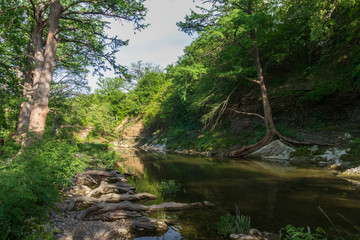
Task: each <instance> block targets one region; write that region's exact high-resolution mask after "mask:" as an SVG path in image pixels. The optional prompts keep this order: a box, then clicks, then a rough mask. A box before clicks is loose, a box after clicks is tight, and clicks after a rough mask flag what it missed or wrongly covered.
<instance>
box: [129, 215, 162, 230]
mask: <svg viewBox="0 0 360 240" xmlns="http://www.w3.org/2000/svg"><path fill="white" fill-rule="evenodd" d="M129 222H130V223H129V224H130V226H131V227H132V228H138V229H139V228H143V229H145V230H148V231H154V230H155V231H156V232H158V233H160V232H166V231H167V230H168V225H167V224H166V223H165V222H163V221H160V220H158V219H154V218H148V217H145V216H142V217H139V218H135V219H131V220H130V221H129Z"/></svg>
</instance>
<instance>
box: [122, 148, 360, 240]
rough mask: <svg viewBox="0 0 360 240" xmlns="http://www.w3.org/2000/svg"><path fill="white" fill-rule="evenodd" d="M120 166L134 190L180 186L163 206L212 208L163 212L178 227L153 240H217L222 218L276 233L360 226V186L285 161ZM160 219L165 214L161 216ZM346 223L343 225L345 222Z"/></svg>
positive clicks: (163, 158)
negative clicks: (238, 218) (242, 218)
mask: <svg viewBox="0 0 360 240" xmlns="http://www.w3.org/2000/svg"><path fill="white" fill-rule="evenodd" d="M123 157H124V158H125V161H124V162H123V163H121V164H120V165H121V166H122V169H123V170H124V171H125V172H129V173H132V174H134V175H136V177H134V178H133V183H134V184H135V185H136V187H137V190H138V191H147V192H150V193H155V194H159V193H158V192H157V184H158V183H159V182H161V181H162V180H174V181H175V182H176V183H179V184H181V191H179V192H178V193H177V194H176V195H174V196H171V197H166V198H160V199H159V200H158V202H162V201H178V202H196V201H204V200H206V201H210V202H212V203H213V204H215V207H214V208H202V209H195V210H188V211H183V212H177V213H166V214H165V216H163V217H166V218H170V219H173V220H176V222H177V223H176V224H175V225H174V226H172V227H171V228H170V229H169V231H168V232H167V233H166V234H165V235H163V236H160V237H159V236H143V237H138V238H136V239H138V240H151V239H221V238H220V237H219V236H218V235H217V234H216V222H217V221H218V220H219V217H220V216H223V215H225V214H227V213H231V214H234V210H235V206H237V207H238V208H239V209H240V211H241V214H243V215H248V216H250V217H251V226H252V227H254V228H258V229H259V230H261V231H269V232H278V231H279V229H281V228H282V227H284V226H286V225H287V224H292V225H294V226H297V227H306V226H310V227H311V228H312V229H315V228H316V227H318V226H321V227H323V228H324V229H328V228H329V227H330V223H329V221H328V220H327V218H326V217H325V216H324V214H323V213H322V212H321V211H320V210H319V207H321V208H322V209H323V210H324V211H325V212H326V214H327V215H328V217H329V218H330V219H331V220H332V221H333V222H334V224H335V225H339V226H343V227H345V228H348V229H349V230H351V229H350V228H351V224H349V223H348V222H347V221H351V222H352V223H354V224H356V225H357V226H359V225H360V202H359V200H360V186H359V185H354V184H353V183H351V182H348V181H346V180H343V179H340V178H338V177H336V175H335V174H334V172H332V171H330V170H326V169H323V168H316V167H314V166H312V165H292V164H289V163H288V162H285V161H247V160H230V159H218V158H208V157H192V156H183V155H165V154H150V153H140V152H138V151H131V152H130V153H129V152H128V153H127V154H124V155H123ZM163 214H164V213H163ZM344 218H346V219H347V220H345V219H344Z"/></svg>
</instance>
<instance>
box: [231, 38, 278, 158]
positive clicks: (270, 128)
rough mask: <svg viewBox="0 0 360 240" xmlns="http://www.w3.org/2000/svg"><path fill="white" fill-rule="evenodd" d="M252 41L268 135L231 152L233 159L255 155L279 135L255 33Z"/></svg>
mask: <svg viewBox="0 0 360 240" xmlns="http://www.w3.org/2000/svg"><path fill="white" fill-rule="evenodd" d="M251 40H252V41H253V48H254V60H255V64H256V71H257V80H254V82H256V83H257V84H259V86H260V91H261V98H262V104H263V109H264V121H265V127H266V133H265V136H264V137H263V138H262V139H261V140H260V141H258V142H257V143H255V144H252V145H247V146H244V147H242V148H241V149H240V150H237V151H233V152H231V153H230V155H231V156H232V157H243V156H246V155H248V154H250V153H253V152H255V151H256V150H258V149H260V148H262V147H264V146H266V145H268V144H269V143H270V142H271V141H272V139H273V138H274V137H275V136H277V135H279V134H278V131H277V130H276V128H275V124H274V121H273V117H272V113H271V107H270V102H269V98H268V95H267V90H266V86H265V81H264V75H263V69H262V66H261V61H260V54H259V48H258V45H257V42H256V34H255V31H252V32H251Z"/></svg>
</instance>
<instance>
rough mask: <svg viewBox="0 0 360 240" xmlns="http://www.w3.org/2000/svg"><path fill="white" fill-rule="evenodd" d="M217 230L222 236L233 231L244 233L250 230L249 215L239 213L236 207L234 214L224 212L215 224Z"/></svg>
mask: <svg viewBox="0 0 360 240" xmlns="http://www.w3.org/2000/svg"><path fill="white" fill-rule="evenodd" d="M216 228H217V232H218V234H220V235H223V236H224V237H227V236H229V235H230V234H233V233H246V232H248V231H249V230H250V217H249V216H244V215H241V214H240V211H239V210H238V209H237V208H236V215H235V216H234V215H231V214H229V213H228V214H226V215H225V216H222V217H220V219H219V222H217V224H216Z"/></svg>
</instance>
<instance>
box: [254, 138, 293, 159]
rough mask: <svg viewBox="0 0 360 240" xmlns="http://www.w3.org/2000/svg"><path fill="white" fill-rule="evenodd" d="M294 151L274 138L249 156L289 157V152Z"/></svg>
mask: <svg viewBox="0 0 360 240" xmlns="http://www.w3.org/2000/svg"><path fill="white" fill-rule="evenodd" d="M292 152H295V149H294V148H292V147H289V146H287V145H285V144H284V143H282V142H281V141H280V140H275V141H272V142H271V143H269V144H268V145H266V146H265V147H262V148H260V149H259V150H257V151H256V152H253V153H251V154H249V156H251V157H260V158H268V159H282V160H288V159H290V154H291V153H292Z"/></svg>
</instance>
